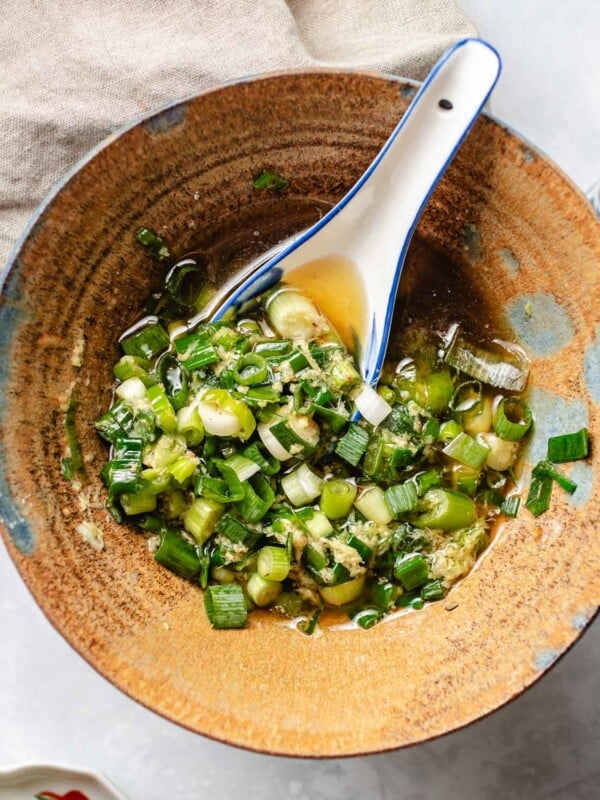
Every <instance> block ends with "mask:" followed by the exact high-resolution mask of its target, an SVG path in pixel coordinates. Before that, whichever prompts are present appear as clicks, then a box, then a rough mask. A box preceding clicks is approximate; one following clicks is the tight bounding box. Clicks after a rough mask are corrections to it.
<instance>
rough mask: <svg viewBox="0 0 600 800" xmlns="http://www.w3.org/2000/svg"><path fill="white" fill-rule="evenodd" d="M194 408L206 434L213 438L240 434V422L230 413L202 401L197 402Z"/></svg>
mask: <svg viewBox="0 0 600 800" xmlns="http://www.w3.org/2000/svg"><path fill="white" fill-rule="evenodd" d="M196 407H197V409H198V413H199V414H200V419H201V420H202V424H203V425H204V430H205V431H206V433H210V434H212V435H213V436H237V435H238V433H239V432H240V430H241V424H240V421H239V419H238V418H237V417H236V415H235V414H233V413H232V412H231V411H226V410H225V409H223V408H219V407H218V406H216V405H215V404H213V403H204V402H202V400H199V401H198V402H197V404H196Z"/></svg>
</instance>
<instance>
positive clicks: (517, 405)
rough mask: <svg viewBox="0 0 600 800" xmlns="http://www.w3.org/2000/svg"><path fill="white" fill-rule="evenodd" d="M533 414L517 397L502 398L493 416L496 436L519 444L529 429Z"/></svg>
mask: <svg viewBox="0 0 600 800" xmlns="http://www.w3.org/2000/svg"><path fill="white" fill-rule="evenodd" d="M532 423H533V414H532V413H531V409H530V408H529V406H528V405H527V404H526V403H524V402H523V401H522V400H519V399H518V398H517V397H503V398H502V400H501V401H500V402H499V403H498V407H497V408H496V412H495V414H494V430H495V431H496V434H497V435H498V436H499V437H500V438H501V439H505V440H506V441H508V442H519V441H521V439H522V438H523V437H524V436H525V434H526V433H527V431H528V430H529V429H530V428H531V425H532Z"/></svg>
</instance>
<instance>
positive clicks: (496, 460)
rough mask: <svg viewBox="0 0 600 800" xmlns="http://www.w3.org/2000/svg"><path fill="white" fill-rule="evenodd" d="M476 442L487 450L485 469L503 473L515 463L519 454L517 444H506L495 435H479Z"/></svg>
mask: <svg viewBox="0 0 600 800" xmlns="http://www.w3.org/2000/svg"><path fill="white" fill-rule="evenodd" d="M477 441H478V442H480V443H481V444H484V445H485V446H486V447H487V448H489V453H488V454H487V458H486V461H485V465H486V467H489V468H490V469H495V470H497V471H498V472H504V470H506V469H509V467H512V465H513V464H514V463H515V461H516V458H517V455H518V452H519V444H520V443H519V442H507V441H505V440H504V439H500V437H499V436H496V434H495V433H480V434H479V435H478V436H477Z"/></svg>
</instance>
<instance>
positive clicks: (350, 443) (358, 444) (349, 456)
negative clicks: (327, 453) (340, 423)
mask: <svg viewBox="0 0 600 800" xmlns="http://www.w3.org/2000/svg"><path fill="white" fill-rule="evenodd" d="M368 444H369V432H368V431H367V430H365V428H362V427H361V426H360V425H357V424H355V423H353V424H351V425H350V426H349V428H348V430H347V431H346V433H345V434H344V436H343V437H342V438H341V439H340V441H339V442H338V443H337V445H336V448H335V452H336V455H338V456H339V457H340V458H343V459H344V461H347V462H348V464H351V465H352V466H353V467H356V466H357V465H358V462H359V461H360V460H361V458H362V457H363V455H364V452H365V450H366V449H367V445H368Z"/></svg>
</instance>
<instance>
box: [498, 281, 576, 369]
mask: <svg viewBox="0 0 600 800" xmlns="http://www.w3.org/2000/svg"><path fill="white" fill-rule="evenodd" d="M527 309H530V312H531V313H530V314H529V313H528V311H527ZM506 316H507V319H508V321H509V322H510V324H511V326H512V328H513V329H514V331H515V333H516V334H517V336H518V337H519V342H520V344H522V345H523V346H524V347H525V348H526V349H528V350H529V351H530V352H531V353H533V354H534V355H536V356H542V357H546V356H550V355H552V354H553V353H556V352H557V351H558V350H561V349H562V348H563V347H565V345H567V344H569V342H570V341H571V339H572V338H573V335H574V333H575V327H574V325H573V322H572V321H571V318H570V317H569V315H568V314H567V312H566V311H565V309H564V308H563V307H562V306H560V305H559V304H558V303H557V302H556V299H555V297H554V295H551V294H545V293H544V292H538V293H537V294H533V295H526V294H523V295H521V296H520V297H518V298H517V299H516V300H515V301H514V302H513V303H511V304H510V305H509V306H508V308H507V310H506Z"/></svg>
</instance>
